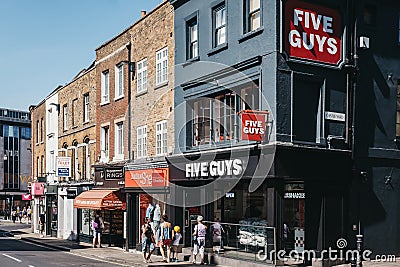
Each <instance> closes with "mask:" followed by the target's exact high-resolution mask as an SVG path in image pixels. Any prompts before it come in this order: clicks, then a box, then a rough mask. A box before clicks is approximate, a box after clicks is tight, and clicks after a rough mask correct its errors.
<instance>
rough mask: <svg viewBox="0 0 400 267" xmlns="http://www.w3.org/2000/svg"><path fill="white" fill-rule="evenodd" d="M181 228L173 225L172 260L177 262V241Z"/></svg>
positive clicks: (179, 238)
mask: <svg viewBox="0 0 400 267" xmlns="http://www.w3.org/2000/svg"><path fill="white" fill-rule="evenodd" d="M180 232H181V228H180V227H179V226H178V225H176V226H175V227H174V237H173V239H172V261H174V262H178V250H179V242H180V241H181V238H182V235H181V233H180Z"/></svg>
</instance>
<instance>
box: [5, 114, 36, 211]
mask: <svg viewBox="0 0 400 267" xmlns="http://www.w3.org/2000/svg"><path fill="white" fill-rule="evenodd" d="M0 156H1V158H0V214H2V215H7V214H9V212H10V211H11V210H12V209H16V208H17V207H18V206H19V207H20V208H21V209H22V208H23V207H24V206H28V205H30V202H29V196H25V195H27V194H28V193H29V192H28V185H29V183H30V182H31V180H32V176H31V118H30V113H29V112H26V111H19V110H11V109H5V108H0Z"/></svg>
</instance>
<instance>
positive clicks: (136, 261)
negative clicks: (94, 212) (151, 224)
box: [0, 219, 215, 266]
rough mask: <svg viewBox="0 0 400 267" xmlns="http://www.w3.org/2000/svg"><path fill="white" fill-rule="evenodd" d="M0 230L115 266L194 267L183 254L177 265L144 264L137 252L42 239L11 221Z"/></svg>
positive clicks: (157, 261) (158, 260)
mask: <svg viewBox="0 0 400 267" xmlns="http://www.w3.org/2000/svg"><path fill="white" fill-rule="evenodd" d="M0 229H1V230H2V231H3V232H2V234H3V235H4V236H9V237H14V238H15V239H20V240H22V241H24V242H30V243H33V244H36V245H39V246H44V247H47V248H50V249H54V250H61V251H65V252H67V253H71V254H73V255H77V256H82V257H88V258H92V259H98V260H101V261H107V262H110V263H114V264H115V266H192V264H191V263H190V262H188V261H186V262H185V261H183V254H181V255H179V258H180V259H179V260H180V261H179V262H176V263H175V262H174V263H163V262H162V257H161V256H158V255H152V256H151V260H152V261H153V262H152V263H144V262H143V256H142V254H141V253H139V252H136V251H130V252H127V251H125V249H122V248H117V247H107V246H105V247H102V248H92V244H89V243H84V242H76V241H69V240H64V239H58V238H55V237H50V236H45V237H42V238H41V237H40V236H39V235H38V234H35V233H32V232H31V227H30V224H19V223H16V224H14V223H12V222H11V221H5V220H1V219H0ZM5 229H7V230H5ZM214 266H215V265H214Z"/></svg>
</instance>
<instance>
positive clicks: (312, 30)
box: [283, 0, 342, 65]
mask: <svg viewBox="0 0 400 267" xmlns="http://www.w3.org/2000/svg"><path fill="white" fill-rule="evenodd" d="M341 20H342V18H341V15H340V13H339V11H338V10H336V9H332V8H328V7H324V6H319V5H315V4H310V3H305V2H301V1H297V0H296V1H295V0H287V1H286V3H285V33H284V37H283V38H285V39H284V43H285V50H286V52H287V53H288V54H289V57H291V58H297V59H305V60H309V61H317V62H321V63H327V64H331V65H337V64H339V63H340V61H341V59H342V38H341V36H342V23H341Z"/></svg>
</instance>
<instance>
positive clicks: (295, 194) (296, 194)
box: [283, 192, 306, 199]
mask: <svg viewBox="0 0 400 267" xmlns="http://www.w3.org/2000/svg"><path fill="white" fill-rule="evenodd" d="M283 198H298V199H304V198H306V193H304V192H285V195H284V196H283Z"/></svg>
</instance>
